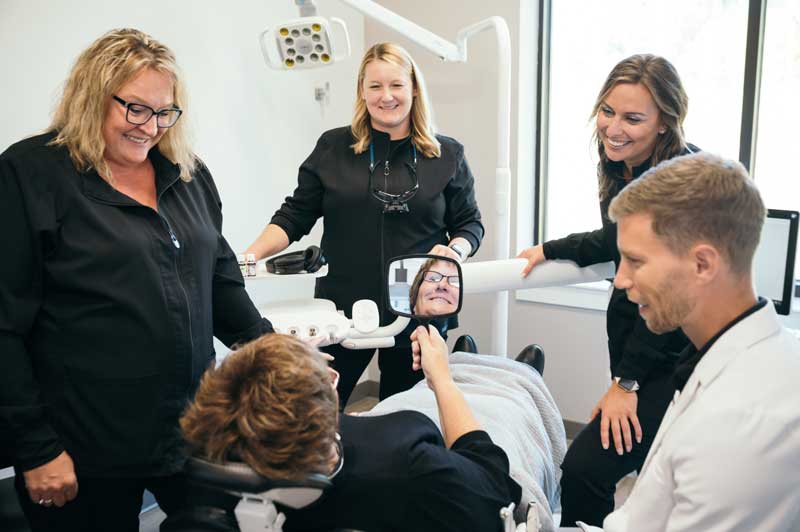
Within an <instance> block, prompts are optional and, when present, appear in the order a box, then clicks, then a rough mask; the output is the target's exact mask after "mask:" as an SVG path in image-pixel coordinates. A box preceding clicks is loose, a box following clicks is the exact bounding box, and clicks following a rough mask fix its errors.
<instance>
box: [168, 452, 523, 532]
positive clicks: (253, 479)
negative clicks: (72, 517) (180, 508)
mask: <svg viewBox="0 0 800 532" xmlns="http://www.w3.org/2000/svg"><path fill="white" fill-rule="evenodd" d="M185 472H186V476H187V480H188V482H189V483H191V484H194V485H197V486H201V487H202V488H204V489H206V490H208V492H209V494H210V496H211V497H216V499H217V500H218V501H225V502H227V503H228V506H229V507H234V508H235V509H234V511H233V514H234V516H233V517H232V516H231V515H230V512H228V511H227V510H226V509H225V508H223V507H221V506H224V504H223V505H220V506H217V505H212V504H209V505H200V506H197V507H196V508H195V509H193V512H194V513H193V517H194V516H196V515H198V514H199V515H202V519H203V521H205V522H206V523H207V525H206V526H204V527H203V528H202V529H200V530H202V532H211V531H219V532H229V531H231V530H240V531H241V532H256V531H258V532H282V530H283V528H282V527H283V523H284V522H285V519H284V517H283V514H281V513H279V512H278V510H277V508H276V507H275V505H274V504H273V503H278V504H281V505H284V506H288V507H290V508H302V507H304V506H307V505H309V504H311V503H312V502H314V501H316V500H317V499H318V498H319V497H321V496H322V494H323V493H324V491H325V490H326V489H328V488H330V487H331V486H332V484H331V481H330V480H328V478H327V477H325V476H324V475H319V474H311V475H308V476H306V477H305V478H303V479H299V480H283V479H269V478H266V477H263V476H261V475H259V474H258V473H256V472H255V471H253V470H252V469H251V468H250V467H249V466H248V465H246V464H244V463H242V462H227V463H225V464H217V463H212V462H208V461H206V460H203V459H201V458H190V459H189V460H188V462H187V464H186V467H185ZM237 499H238V502H236V501H237ZM234 504H235V506H234ZM529 515H530V516H533V518H534V519H535V518H536V516H537V515H538V514H537V512H536V511H531V512H529ZM498 519H500V521H501V522H502V524H503V532H519V531H521V530H522V531H524V530H529V531H532V532H536V531H538V529H539V527H538V522H536V523H531V522H528V523H527V524H520V525H519V527H518V526H517V525H516V524H515V523H514V503H513V502H512V503H510V504H509V505H508V506H507V507H505V508H503V509H501V510H500V514H499V516H498ZM195 522H196V521H195ZM526 526H527V528H525V527H526ZM161 530H162V532H200V530H198V529H197V528H196V527H195V526H192V527H187V526H185V525H184V524H183V523H182V519H176V520H172V521H170V520H169V519H168V521H165V523H164V524H162V526H161ZM330 532H358V531H345V530H344V529H335V530H332V531H330Z"/></svg>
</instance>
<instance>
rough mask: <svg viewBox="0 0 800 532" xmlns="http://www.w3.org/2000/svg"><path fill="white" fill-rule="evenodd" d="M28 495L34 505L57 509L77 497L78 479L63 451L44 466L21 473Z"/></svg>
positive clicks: (70, 461) (70, 460) (70, 459)
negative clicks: (55, 507)
mask: <svg viewBox="0 0 800 532" xmlns="http://www.w3.org/2000/svg"><path fill="white" fill-rule="evenodd" d="M22 475H23V477H24V478H25V486H26V487H27V488H28V495H29V496H30V498H31V500H32V501H33V502H34V503H36V504H41V505H42V506H52V505H53V504H55V505H56V506H58V507H59V508H60V507H62V506H64V505H65V504H66V503H67V502H69V501H71V500H72V499H74V498H75V497H76V496H77V495H78V479H77V478H76V477H75V466H74V464H73V463H72V458H70V456H69V455H68V454H67V451H63V452H62V453H61V454H59V455H58V456H56V457H55V458H53V459H52V460H51V461H49V462H47V463H46V464H44V465H41V466H39V467H35V468H33V469H31V470H30V471H25V472H24V473H22Z"/></svg>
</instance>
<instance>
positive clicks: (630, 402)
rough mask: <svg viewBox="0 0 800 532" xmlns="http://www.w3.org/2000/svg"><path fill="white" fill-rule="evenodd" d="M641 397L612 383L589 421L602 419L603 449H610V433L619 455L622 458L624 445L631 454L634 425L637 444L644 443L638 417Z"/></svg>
mask: <svg viewBox="0 0 800 532" xmlns="http://www.w3.org/2000/svg"><path fill="white" fill-rule="evenodd" d="M638 402H639V397H638V396H637V395H636V392H626V391H625V390H623V389H622V388H620V387H619V386H617V383H616V382H612V383H611V387H610V388H609V389H608V391H607V392H606V394H605V395H604V396H603V397H602V399H600V402H599V403H597V406H595V407H594V409H593V410H592V415H591V417H590V418H589V421H591V420H593V419H594V418H595V416H597V414H601V416H602V417H601V418H600V442H601V443H602V445H603V449H608V443H609V438H608V432H609V429H610V430H611V434H612V435H613V437H614V447H615V448H616V449H617V454H618V455H620V456H622V454H623V443H624V445H625V447H624V448H625V449H626V450H627V451H628V452H631V450H632V449H633V440H632V439H631V425H633V432H634V436H635V437H636V443H642V426H641V425H639V418H638V417H637V416H636V405H637V404H638Z"/></svg>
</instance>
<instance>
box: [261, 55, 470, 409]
mask: <svg viewBox="0 0 800 532" xmlns="http://www.w3.org/2000/svg"><path fill="white" fill-rule="evenodd" d="M320 217H322V219H323V224H324V229H323V234H322V243H321V247H322V249H323V251H324V253H325V256H326V258H327V260H328V265H329V266H328V275H327V276H326V277H323V278H320V279H318V280H317V284H316V290H315V297H317V298H323V299H329V300H331V301H333V302H334V303H335V304H336V307H337V308H338V309H340V310H343V311H344V312H345V313H346V314H347V315H348V316H350V311H351V308H352V305H353V302H355V301H357V300H359V299H371V300H373V301H375V302H376V303H377V304H378V306H379V308H380V310H381V323H382V324H384V325H385V324H387V323H390V322H391V321H392V320H394V316H392V315H391V314H390V313H389V312H387V311H386V308H385V306H386V305H385V299H386V297H385V295H384V293H383V290H384V289H383V284H384V281H383V277H384V269H385V263H386V261H387V260H388V259H390V258H391V257H394V256H397V255H402V254H408V253H427V252H431V253H436V254H439V255H444V256H449V257H452V258H454V259H457V260H459V261H463V260H464V259H466V258H467V257H468V256H470V255H472V254H474V253H475V251H476V250H477V249H478V246H479V245H480V242H481V239H482V238H483V233H484V230H483V225H482V224H481V216H480V212H479V210H478V205H477V203H476V201H475V191H474V179H473V177H472V173H471V172H470V169H469V166H468V165H467V161H466V158H465V157H464V147H463V146H462V145H461V144H459V143H458V142H457V141H456V140H454V139H452V138H450V137H445V136H442V135H437V134H435V132H434V128H433V124H432V123H431V118H430V113H429V106H428V102H427V94H426V89H425V83H424V81H423V78H422V73H421V72H420V71H419V68H418V67H417V66H416V64H415V63H414V60H413V59H412V58H411V56H409V54H408V52H406V51H405V50H404V49H402V48H401V47H399V46H397V45H395V44H391V43H381V44H376V45H374V46H372V47H371V48H370V49H369V50H367V52H366V53H365V54H364V58H363V60H362V62H361V67H360V69H359V74H358V83H357V97H356V105H355V113H354V116H353V122H352V124H351V125H350V126H346V127H341V128H337V129H333V130H330V131H327V132H325V133H323V134H322V136H321V137H320V138H319V140H318V141H317V145H316V147H315V148H314V151H313V152H312V153H311V155H309V157H308V158H307V159H306V160H305V162H303V164H302V165H301V167H300V172H299V176H298V185H297V188H296V189H295V191H294V193H293V194H292V196H290V197H288V198H286V201H285V202H284V204H283V205H282V206H281V208H280V209H278V211H277V212H276V213H275V215H274V216H273V217H272V219H271V220H270V223H269V225H267V227H266V229H265V230H264V232H263V233H262V234H261V235H260V236H259V237H258V239H257V240H256V241H255V242H253V244H251V245H250V247H249V248H248V249H247V252H248V253H254V254H255V255H256V257H257V258H258V259H261V258H264V257H269V256H271V255H274V254H275V253H278V252H280V251H282V250H284V249H285V248H286V247H287V246H288V245H289V244H290V243H291V242H294V241H296V240H299V239H300V238H302V237H303V236H304V235H306V234H308V233H309V231H311V228H312V227H313V226H314V224H315V223H316V221H317V219H318V218H320ZM413 325H414V324H413V323H412V324H411V326H410V328H409V329H408V330H407V333H410V332H411V330H413ZM443 329H444V327H443ZM407 333H406V332H404V333H403V334H400V335H398V336H397V338H396V339H395V347H393V348H388V349H381V350H380V354H379V366H380V369H381V382H380V398H381V399H383V398H385V397H388V396H389V395H392V394H394V393H397V392H400V391H403V390H406V389H408V388H410V387H411V386H413V385H414V384H415V383H416V382H417V381H419V380H420V379H422V373H421V372H419V371H417V372H415V371H413V370H412V369H411V350H410V341H409V339H408V334H407ZM325 350H326V351H327V352H329V353H330V354H332V355H334V356H335V358H336V360H335V361H334V366H335V367H336V369H337V370H338V371H339V373H340V375H341V378H340V380H339V387H338V391H339V397H340V400H341V405H342V407H344V405H346V404H347V400H348V398H349V397H350V393H351V392H352V390H353V388H354V387H355V385H356V383H357V381H358V379H359V377H360V376H361V374H362V373H363V371H364V369H365V368H366V367H367V365H368V364H369V361H370V359H371V358H372V355H373V351H372V350H348V349H344V348H342V347H340V346H330V347H327V348H325Z"/></svg>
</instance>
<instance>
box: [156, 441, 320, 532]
mask: <svg viewBox="0 0 800 532" xmlns="http://www.w3.org/2000/svg"><path fill="white" fill-rule="evenodd" d="M184 471H185V473H186V478H187V482H188V483H189V484H190V485H191V486H192V488H194V489H193V491H192V493H193V495H194V496H197V497H199V498H200V499H201V500H200V502H199V503H198V500H197V499H194V500H193V502H195V503H198V504H196V505H195V506H194V507H193V508H192V510H191V514H184V515H181V516H178V517H177V518H175V519H172V518H167V520H166V521H165V522H164V523H163V524H162V525H161V530H162V532H199V531H200V530H202V531H203V532H211V531H219V532H230V531H232V530H240V531H242V532H251V531H253V532H255V531H259V532H281V531H282V530H283V528H282V526H283V523H284V521H285V518H284V516H283V514H281V513H279V512H278V509H277V508H276V506H275V504H274V503H277V504H281V505H283V506H287V507H289V508H293V509H297V508H303V507H305V506H308V505H309V504H311V503H313V502H314V501H316V500H317V499H319V498H320V497H321V496H322V494H323V493H324V491H325V490H326V489H328V488H330V487H331V486H332V483H331V481H330V480H329V479H328V477H326V476H324V475H320V474H309V475H307V476H306V477H304V478H301V479H297V480H285V479H270V478H267V477H264V476H262V475H260V474H258V473H256V472H255V471H254V470H253V469H251V468H250V466H248V465H247V464H245V463H243V462H226V463H224V464H219V463H212V462H208V461H206V460H203V459H201V458H196V457H195V458H189V459H188V461H187V463H186V466H185V468H184ZM197 522H202V523H203V526H202V528H199V529H198V527H197V524H196V523H197ZM187 523H192V524H191V525H188V524H187Z"/></svg>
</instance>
